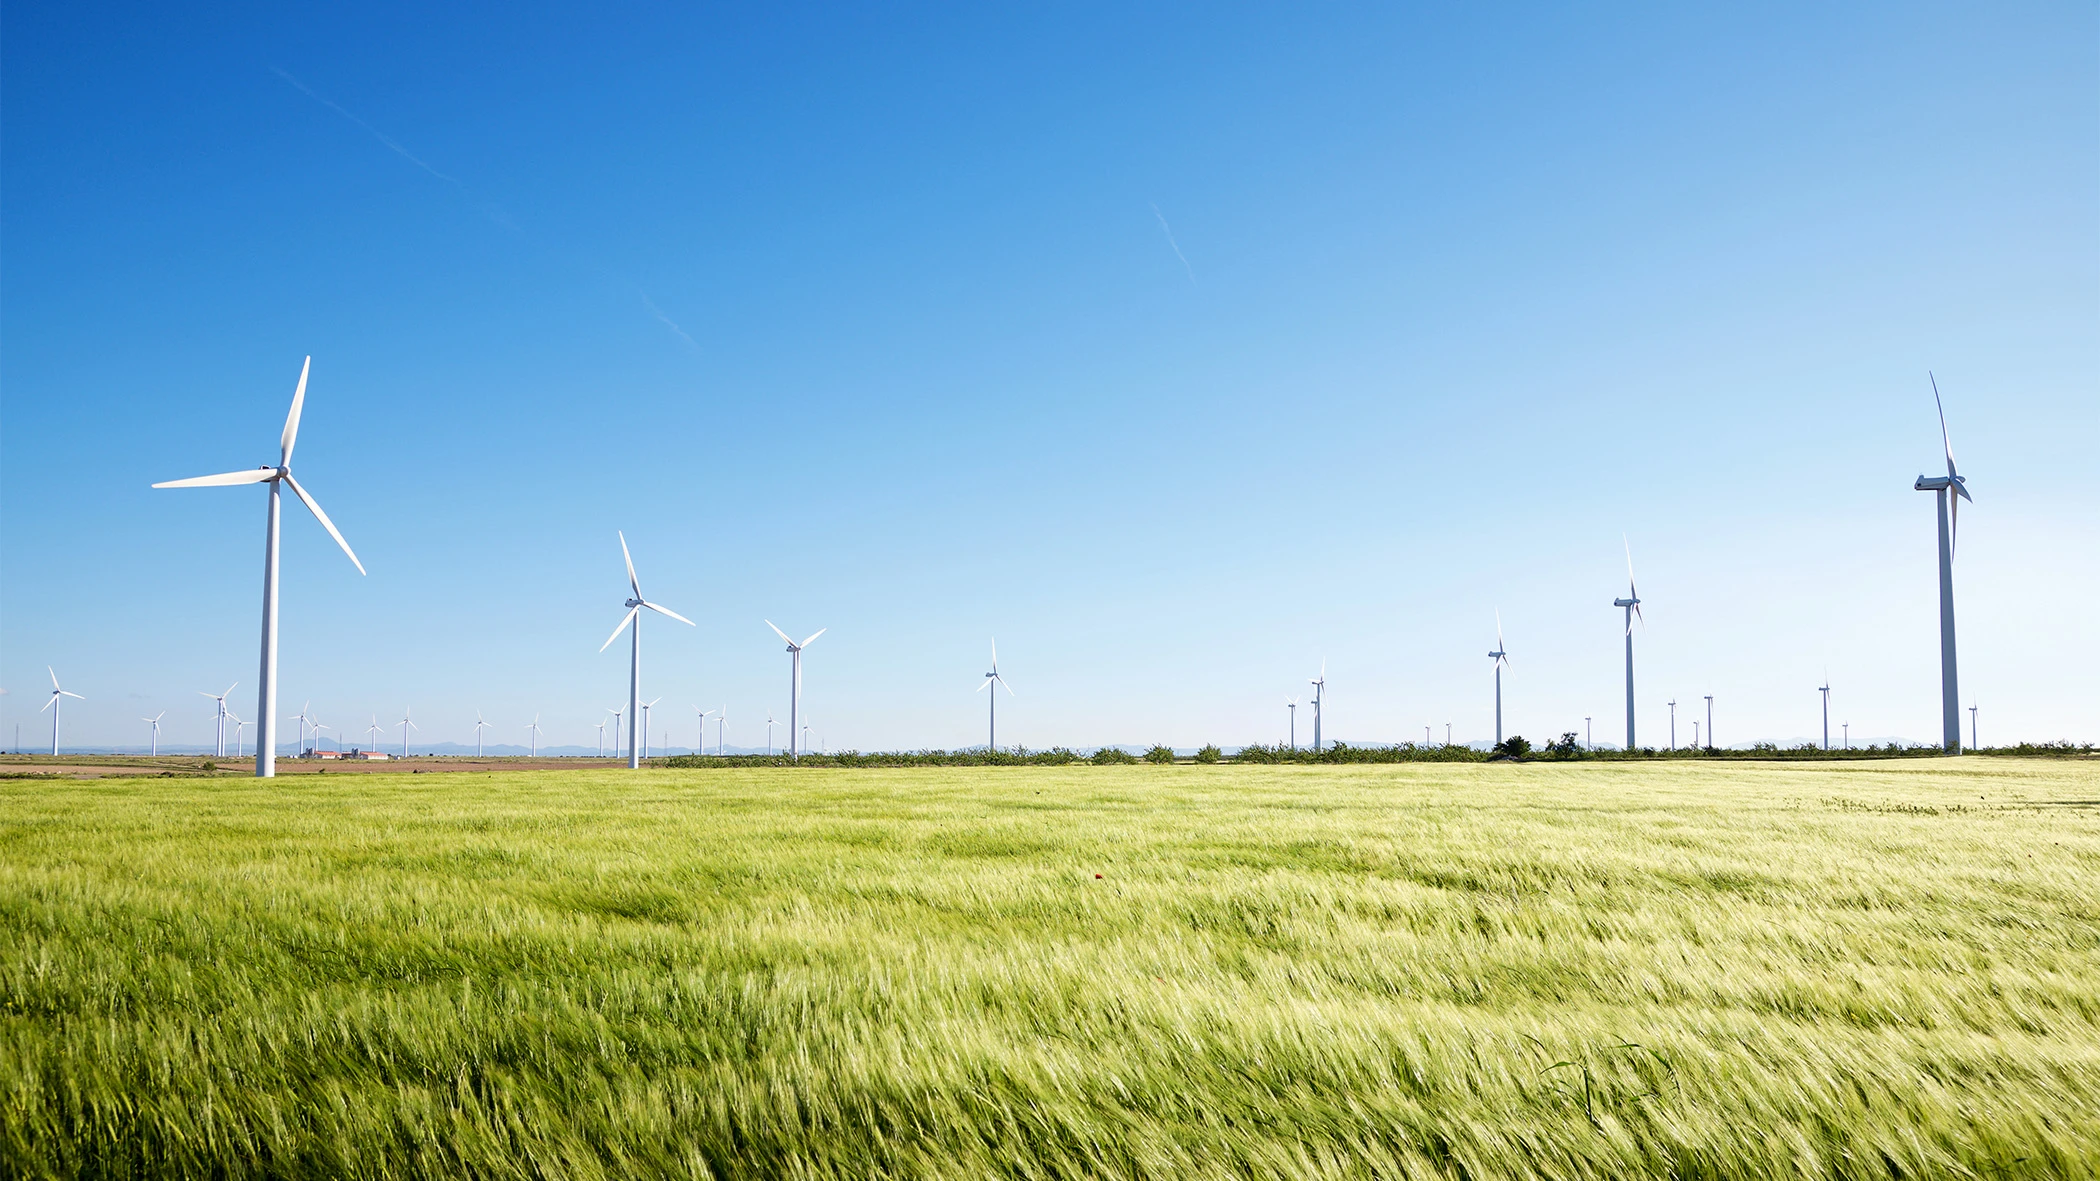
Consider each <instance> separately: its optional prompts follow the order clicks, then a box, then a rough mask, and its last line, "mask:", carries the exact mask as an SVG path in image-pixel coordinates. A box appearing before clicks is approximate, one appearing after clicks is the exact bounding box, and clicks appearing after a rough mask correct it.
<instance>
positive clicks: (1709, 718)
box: [1706, 693, 1714, 750]
mask: <svg viewBox="0 0 2100 1181" xmlns="http://www.w3.org/2000/svg"><path fill="white" fill-rule="evenodd" d="M1713 748H1714V695H1713V694H1711V693H1709V694H1707V695H1706V749H1708V750H1712V749H1713Z"/></svg>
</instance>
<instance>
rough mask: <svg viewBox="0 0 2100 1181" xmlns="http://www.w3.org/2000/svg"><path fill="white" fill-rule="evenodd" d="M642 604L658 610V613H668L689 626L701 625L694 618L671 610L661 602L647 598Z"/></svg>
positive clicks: (655, 610)
mask: <svg viewBox="0 0 2100 1181" xmlns="http://www.w3.org/2000/svg"><path fill="white" fill-rule="evenodd" d="M642 606H644V607H647V608H649V609H650V610H651V611H654V612H656V613H657V614H658V615H668V616H670V617H671V618H673V619H675V620H677V621H678V622H680V623H682V624H684V625H686V626H687V627H698V626H700V625H699V624H697V623H694V622H693V621H692V620H690V619H687V618H686V617H685V616H683V615H680V614H679V613H678V612H676V611H673V610H671V609H670V608H669V607H666V606H664V605H663V604H661V603H651V602H649V601H648V600H646V599H645V600H643V602H642Z"/></svg>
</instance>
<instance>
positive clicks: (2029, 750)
mask: <svg viewBox="0 0 2100 1181" xmlns="http://www.w3.org/2000/svg"><path fill="white" fill-rule="evenodd" d="M1942 753H1944V752H1942V751H1941V750H1940V748H1939V747H1937V746H1927V745H1922V744H1920V745H1905V744H1903V743H1899V742H1891V743H1888V744H1886V745H1883V746H1855V747H1851V748H1849V749H1842V748H1841V749H1833V750H1824V749H1823V748H1821V747H1819V746H1816V745H1813V744H1804V745H1801V746H1791V747H1781V746H1775V745H1773V744H1772V743H1769V742H1761V743H1758V744H1756V745H1755V746H1751V747H1748V748H1746V749H1720V748H1715V747H1679V748H1678V749H1676V750H1667V749H1665V750H1658V749H1656V748H1654V747H1641V748H1639V749H1637V750H1631V751H1628V750H1591V749H1585V748H1584V747H1583V746H1582V744H1581V743H1580V742H1578V741H1576V738H1575V735H1574V733H1573V732H1572V731H1570V732H1568V733H1565V734H1562V735H1561V736H1560V737H1559V738H1557V739H1555V740H1553V741H1552V742H1549V743H1547V744H1546V745H1544V746H1542V747H1534V746H1533V745H1532V744H1531V743H1530V742H1529V741H1528V740H1526V739H1525V738H1523V737H1521V736H1516V737H1511V738H1509V739H1507V740H1505V741H1504V742H1502V743H1501V744H1499V745H1497V746H1495V747H1494V748H1492V749H1489V750H1478V749H1475V748H1473V747H1470V746H1455V745H1454V746H1436V745H1429V746H1417V745H1415V744H1414V743H1412V742H1403V743H1400V744H1398V745H1396V746H1350V745H1349V744H1347V743H1343V742H1335V743H1330V744H1328V745H1327V746H1325V747H1323V748H1321V749H1320V750H1317V751H1315V750H1310V749H1308V748H1305V747H1295V748H1294V747H1289V746H1285V745H1283V744H1281V743H1279V744H1277V745H1275V746H1262V745H1260V744H1259V743H1257V744H1255V745H1252V746H1243V747H1241V748H1240V749H1239V750H1237V751H1235V752H1233V753H1232V754H1230V755H1227V754H1226V753H1225V752H1224V751H1223V750H1221V749H1220V748H1219V747H1217V746H1216V745H1215V744H1213V745H1209V746H1205V747H1203V748H1202V749H1201V750H1198V751H1197V752H1196V754H1195V757H1194V761H1195V762H1198V763H1329V764H1334V763H1489V762H1505V761H1513V760H1514V761H1533V760H1541V759H1543V760H1554V761H1567V760H1578V761H1579V760H1594V761H1600V762H1613V761H1630V760H1646V759H1890V758H1931V757H1934V756H1937V755H1940V754H1942ZM1966 753H1969V754H1984V755H2008V756H2016V757H2029V758H2037V757H2040V758H2049V757H2054V758H2077V757H2090V756H2092V755H2093V754H2094V753H2095V747H2094V745H2093V744H2092V743H2090V742H2088V743H2075V742H2044V743H2026V742H2023V743H2021V744H2019V745H2018V746H2002V747H1988V748H1985V749H1983V750H1980V751H1969V752H1966ZM1141 761H1142V762H1146V763H1175V762H1179V761H1180V756H1178V755H1176V754H1175V753H1174V750H1173V748H1171V747H1168V746H1164V745H1158V746H1153V747H1152V748H1150V749H1149V750H1147V751H1145V753H1144V754H1142V755H1133V754H1131V753H1130V752H1129V751H1127V750H1124V749H1122V748H1121V747H1115V746H1104V747H1102V748H1100V749H1099V750H1097V751H1094V752H1093V753H1092V754H1084V755H1083V754H1080V753H1079V752H1078V751H1075V750H1072V749H1070V748H1068V747H1062V746H1054V747H1051V748H1050V749H1049V750H1028V749H1026V748H1025V747H1018V746H1017V747H1013V748H1011V749H994V750H955V751H948V750H919V751H890V752H878V753H873V754H863V753H861V752H860V751H841V752H838V753H836V754H806V755H803V756H801V757H800V758H798V759H791V758H789V757H788V756H786V755H784V754H777V755H671V756H669V757H667V758H658V759H651V760H650V762H651V763H652V764H654V765H656V766H659V767H789V766H805V767H1059V766H1067V765H1071V764H1077V763H1091V764H1093V765H1095V766H1114V765H1118V764H1134V763H1138V762H1141Z"/></svg>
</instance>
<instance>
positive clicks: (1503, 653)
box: [1488, 607, 1509, 746]
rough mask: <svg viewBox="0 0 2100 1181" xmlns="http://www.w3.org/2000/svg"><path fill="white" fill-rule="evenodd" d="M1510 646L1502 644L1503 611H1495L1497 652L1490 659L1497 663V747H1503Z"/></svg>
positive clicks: (1490, 654)
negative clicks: (1504, 678)
mask: <svg viewBox="0 0 2100 1181" xmlns="http://www.w3.org/2000/svg"><path fill="white" fill-rule="evenodd" d="M1508 647H1509V645H1507V644H1505V643H1503V642H1502V609H1501V608H1499V607H1497V608H1496V609H1495V650H1494V651H1493V652H1490V653H1488V659H1489V660H1492V661H1494V662H1495V745H1496V746H1501V745H1502V666H1503V665H1506V664H1508V663H1509V652H1508V651H1507V649H1508Z"/></svg>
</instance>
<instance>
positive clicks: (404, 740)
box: [401, 706, 423, 759]
mask: <svg viewBox="0 0 2100 1181" xmlns="http://www.w3.org/2000/svg"><path fill="white" fill-rule="evenodd" d="M422 728H423V727H421V726H418V725H416V724H415V723H414V722H411V721H409V720H408V707H407V706H403V707H402V709H401V757H402V758H404V759H405V758H407V757H408V732H409V731H410V730H411V729H414V730H419V731H420V730H421V729H422Z"/></svg>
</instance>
